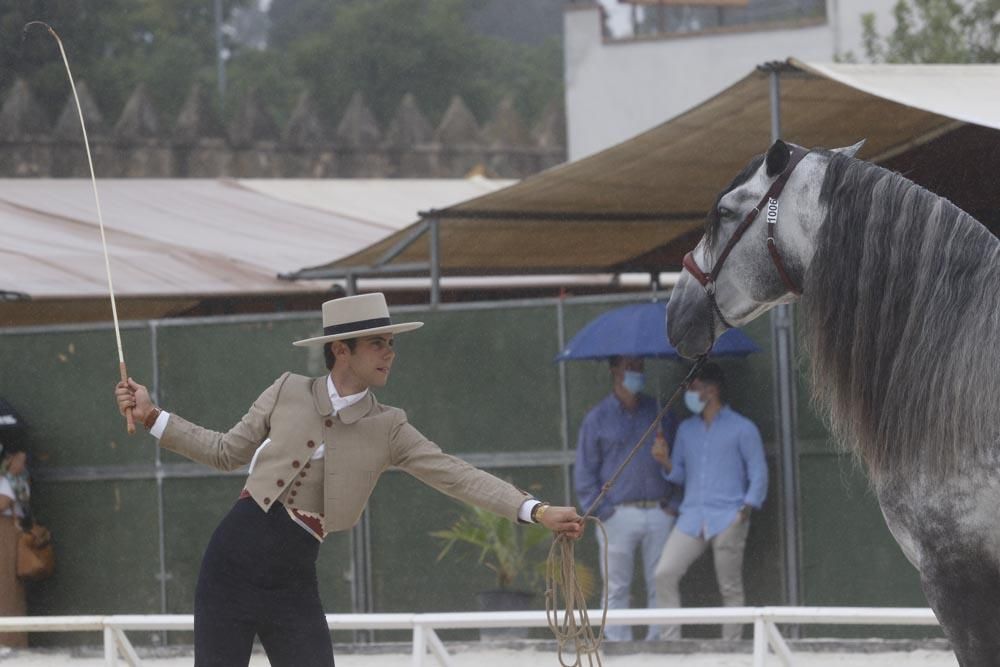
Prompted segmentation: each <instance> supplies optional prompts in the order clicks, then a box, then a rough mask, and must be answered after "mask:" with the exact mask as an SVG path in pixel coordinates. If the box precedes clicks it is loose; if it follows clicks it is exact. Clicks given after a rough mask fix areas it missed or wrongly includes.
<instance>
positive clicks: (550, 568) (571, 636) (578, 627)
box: [545, 352, 708, 667]
mask: <svg viewBox="0 0 1000 667" xmlns="http://www.w3.org/2000/svg"><path fill="white" fill-rule="evenodd" d="M707 360H708V352H706V353H705V354H703V355H702V356H700V357H698V359H697V360H696V361H695V363H694V365H692V366H691V370H690V371H688V374H687V377H685V378H684V381H683V382H681V383H680V385H679V386H678V387H677V389H676V390H674V393H673V395H672V396H671V397H670V399H669V400H668V401H667V402H666V403H665V404H664V406H663V408H661V409H660V412H659V414H657V415H656V419H654V420H653V423H652V424H650V425H649V428H647V429H646V432H645V433H643V434H642V435H641V436H640V437H639V441H638V442H637V443H635V446H634V447H633V448H632V450H631V451H630V452H629V454H628V456H626V457H625V460H624V461H622V464H621V465H620V466H618V469H617V470H615V472H614V474H613V475H611V478H610V479H608V481H607V482H605V483H604V484H603V485H602V486H601V492H600V493H599V494H598V496H597V498H595V499H594V501H593V502H592V503H590V507H588V508H587V511H586V512H584V513H583V517H582V518H581V519H580V521H581V522H586V521H588V520H590V521H593V522H594V523H596V524H597V527H598V528H599V529H600V531H601V532H602V533H603V535H604V600H603V605H602V608H603V611H602V613H601V623H600V626H599V627H598V630H597V632H596V633H595V632H594V626H593V625H592V624H591V622H590V615H589V613H588V611H587V597H586V596H585V595H584V594H583V590H582V588H581V587H580V583H579V582H578V581H577V579H576V556H575V554H574V549H573V540H571V539H569V538H567V537H563V536H559V537H556V539H555V540H553V541H552V546H551V547H550V548H549V557H548V560H547V561H546V564H545V615H546V617H547V618H548V622H549V629H550V630H552V634H553V635H554V636H555V638H556V644H557V651H558V657H559V664H560V665H562V666H563V667H582V665H583V659H584V656H586V658H587V663H588V665H590V666H591V667H593V666H594V665H595V664H596V665H597V666H598V667H600V665H601V655H600V653H599V652H598V651H599V649H600V648H601V641H602V637H603V635H604V626H605V624H606V623H607V618H608V535H607V533H606V532H605V531H604V525H603V524H602V523H601V522H600V520H598V518H597V517H595V516H593V512H594V510H596V509H597V507H598V506H599V505H600V504H601V501H602V500H604V496H606V495H607V494H608V491H610V490H611V487H612V486H614V484H615V482H616V481H617V480H618V477H619V476H620V475H621V473H622V471H623V470H625V467H626V466H627V465H628V464H629V463H630V462H631V461H632V459H633V458H635V455H636V454H637V453H638V452H639V448H640V447H642V443H644V442H645V441H646V438H648V437H649V436H650V435H651V434H652V433H653V431H654V430H655V429H656V428H657V427H659V426H660V422H661V421H662V420H663V417H664V415H666V414H667V410H669V409H670V406H672V405H673V404H674V402H675V401H676V400H677V399H678V398H679V397H680V395H681V393H682V392H683V391H684V390H685V389H686V388H687V386H688V384H689V383H690V382H691V380H692V379H693V378H694V376H695V374H697V372H698V370H699V369H700V368H701V367H702V365H704V363H705V362H706V361H707ZM560 588H561V589H562V590H561V591H560V590H559V589H560ZM560 593H561V595H560ZM560 598H562V600H561V602H562V611H563V613H562V619H560V618H559V603H560ZM570 647H572V650H571V651H570V650H568V649H569V648H570ZM569 657H572V662H567V660H566V659H567V658H569Z"/></svg>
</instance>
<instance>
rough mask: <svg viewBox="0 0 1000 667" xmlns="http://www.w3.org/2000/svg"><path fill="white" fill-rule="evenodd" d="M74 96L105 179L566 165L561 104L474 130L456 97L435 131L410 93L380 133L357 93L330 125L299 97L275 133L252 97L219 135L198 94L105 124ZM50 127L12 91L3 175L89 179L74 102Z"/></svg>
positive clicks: (434, 172)
mask: <svg viewBox="0 0 1000 667" xmlns="http://www.w3.org/2000/svg"><path fill="white" fill-rule="evenodd" d="M77 92H78V94H79V96H80V104H81V106H82V108H83V113H84V118H86V121H87V131H88V134H89V138H90V145H91V151H92V153H93V157H94V163H95V168H96V170H97V173H98V176H101V177H104V178H126V177H131V178H185V177H190V178H219V177H234V178H271V177H273V178H461V177H463V176H466V175H468V174H469V173H470V172H473V171H476V172H480V173H484V174H486V175H489V176H494V177H499V178H521V177H524V176H528V175H530V174H533V173H536V172H538V171H541V170H543V169H546V168H548V167H551V166H553V165H556V164H559V163H561V162H564V161H565V159H566V148H565V146H566V140H565V137H566V132H565V121H564V116H563V112H562V108H561V105H557V104H552V105H550V106H549V108H547V109H546V110H545V111H544V112H543V114H542V116H541V118H540V120H539V122H538V124H537V125H536V126H535V127H533V128H530V129H529V128H528V127H527V126H526V124H525V122H524V120H523V118H522V117H521V116H520V114H519V113H518V112H517V110H516V109H515V108H514V104H513V100H511V99H509V98H508V99H504V100H502V101H501V102H500V104H499V105H498V106H497V108H496V109H495V110H494V112H493V115H492V117H491V118H490V119H489V120H488V121H487V122H486V123H485V124H483V125H481V124H480V122H479V120H477V119H476V117H475V116H474V115H473V114H472V112H471V111H470V110H469V108H468V106H466V104H465V102H464V101H463V100H462V99H461V98H460V97H458V96H456V97H454V98H452V100H451V104H450V105H449V106H448V109H447V110H446V111H445V113H444V115H443V116H442V117H441V120H440V121H439V122H438V124H437V126H436V127H435V126H434V125H432V124H431V122H430V121H429V120H428V119H427V117H426V116H425V115H424V114H423V113H422V112H421V110H420V106H419V104H418V101H417V98H416V97H415V96H414V95H413V94H407V95H405V96H404V97H403V99H402V100H401V102H400V104H399V107H398V108H397V110H396V112H395V114H394V115H393V118H392V120H391V121H390V122H389V124H388V127H385V128H382V127H380V126H379V124H378V122H377V120H376V118H375V116H374V114H373V113H372V112H371V109H369V107H368V106H367V104H366V103H365V100H364V97H363V96H362V95H361V94H360V93H355V95H354V97H353V98H352V99H351V101H350V104H348V106H347V109H346V110H345V112H344V114H343V116H342V117H341V118H340V120H339V122H338V123H336V124H335V125H334V124H331V123H329V122H327V119H325V118H323V117H321V115H320V113H319V111H318V109H317V107H316V105H315V103H314V102H313V100H312V99H311V97H310V96H309V95H308V94H306V95H303V96H302V98H300V99H299V101H298V104H297V106H296V108H295V110H294V111H293V113H292V114H291V116H290V117H289V119H288V122H287V124H286V125H285V126H284V127H279V126H278V124H277V123H276V122H275V120H274V118H273V117H272V116H271V115H270V114H269V113H268V112H267V110H266V108H265V107H264V105H263V103H262V101H261V95H260V93H259V92H253V93H251V94H250V95H248V96H247V97H246V99H244V100H243V102H242V104H241V106H240V108H239V109H238V110H237V112H236V113H235V114H234V116H233V121H232V122H231V123H230V124H229V125H228V126H227V125H225V124H223V123H222V122H221V121H220V120H219V118H218V116H217V114H216V113H215V112H214V110H213V107H212V104H211V102H210V97H209V92H208V91H207V90H206V89H204V88H203V87H200V86H198V85H196V86H194V87H193V88H192V89H191V91H190V93H189V94H188V97H187V99H186V100H185V102H184V105H183V107H182V108H181V111H180V113H179V114H178V116H177V118H176V119H175V120H174V122H173V123H169V122H165V120H164V119H163V118H162V117H161V116H160V114H159V113H158V112H157V110H156V108H155V107H154V105H153V103H152V101H151V99H150V97H149V95H148V93H147V91H146V89H145V87H144V86H142V85H140V86H139V87H138V88H137V89H136V90H135V91H134V92H133V93H132V95H131V96H130V97H129V99H128V102H127V103H126V104H125V107H124V109H123V110H122V113H121V116H120V117H119V118H118V119H117V121H116V122H114V123H113V124H112V123H110V122H109V121H108V120H107V119H105V118H104V116H103V115H102V113H101V111H100V109H99V108H98V106H97V103H96V102H95V100H94V97H93V96H92V95H91V94H90V92H89V90H88V88H87V85H86V83H85V82H80V84H78V86H77ZM47 117H48V116H47V114H46V113H45V111H44V110H43V109H41V108H40V106H39V104H38V102H37V101H36V99H35V97H34V95H33V94H32V92H31V88H30V86H29V85H28V84H27V83H26V82H25V81H23V80H19V81H17V82H15V84H14V85H13V86H11V88H10V89H9V90H8V91H7V93H6V95H5V96H4V98H3V104H2V106H0V176H2V177H34V178H37V177H85V176H87V175H89V172H88V169H87V157H86V153H85V151H84V146H83V135H82V133H81V131H80V121H79V116H78V113H77V109H76V106H75V104H74V103H73V100H72V97H70V98H69V99H68V100H67V102H66V105H65V107H64V108H63V109H62V112H61V113H60V115H59V117H58V119H57V120H56V122H55V125H50V123H49V122H48V120H47Z"/></svg>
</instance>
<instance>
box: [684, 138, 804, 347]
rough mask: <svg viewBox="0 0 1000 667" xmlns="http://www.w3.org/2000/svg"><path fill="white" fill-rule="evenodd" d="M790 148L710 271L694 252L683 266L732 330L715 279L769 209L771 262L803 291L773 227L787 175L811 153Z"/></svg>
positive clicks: (795, 288)
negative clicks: (717, 296) (717, 297)
mask: <svg viewBox="0 0 1000 667" xmlns="http://www.w3.org/2000/svg"><path fill="white" fill-rule="evenodd" d="M788 146H789V148H790V149H791V155H790V157H789V159H788V164H787V165H785V168H784V170H782V172H781V174H779V175H778V178H777V179H775V181H774V183H772V184H771V187H770V188H768V190H767V192H766V193H764V196H763V197H761V199H760V201H759V202H757V205H756V206H754V207H753V209H751V210H750V212H749V213H747V216H746V217H745V218H743V222H742V223H740V226H739V227H737V228H736V231H735V232H734V233H733V235H732V236H731V237H730V238H729V242H728V243H726V246H725V247H724V248H723V249H722V254H720V255H719V259H717V260H716V261H715V266H713V267H712V270H711V271H710V272H708V273H705V272H703V271H702V270H701V268H700V267H699V266H698V263H697V262H695V261H694V255H693V254H692V253H693V251H692V252H689V253H688V254H686V255H684V262H683V264H684V268H685V269H687V271H688V273H690V274H691V275H692V277H694V279H695V280H697V281H698V282H699V283H701V286H702V287H704V288H705V293H706V294H707V295H708V300H709V301H710V302H711V304H712V308H713V309H714V310H715V314H716V315H717V316H718V317H719V320H720V321H721V322H722V323H723V324H724V325H725V326H726V327H727V328H729V329H732V328H733V326H732V325H731V324H729V322H727V321H726V318H725V316H723V314H722V311H721V310H719V304H718V303H716V300H715V281H716V280H717V279H718V277H719V273H720V272H721V271H722V265H723V264H725V262H726V259H727V258H728V257H729V253H730V252H732V250H733V248H734V247H735V246H736V244H737V243H738V242H739V240H740V239H741V238H743V234H744V233H745V232H746V231H747V229H749V228H750V225H752V224H753V222H754V220H756V219H757V216H758V215H760V213H761V211H766V214H765V218H766V220H767V251H768V252H769V253H770V255H771V261H772V262H773V263H774V266H775V268H777V269H778V275H779V276H780V277H781V282H783V283H784V284H785V287H786V288H788V291H789V292H791V293H792V294H795V295H796V296H799V295H800V294H802V290H801V289H800V288H799V286H798V285H796V284H795V281H794V280H792V278H791V276H790V275H789V273H788V269H787V268H786V267H785V263H784V262H783V261H782V259H781V253H779V252H778V244H777V242H776V241H775V240H774V230H775V227H776V226H777V223H778V197H780V196H781V191H782V190H784V188H785V184H786V183H787V182H788V178H789V177H790V176H791V175H792V171H794V170H795V167H796V166H797V165H798V164H799V162H800V161H801V160H802V158H804V157H805V156H806V155H808V154H809V150H808V149H805V148H803V147H802V146H796V145H795V144H788Z"/></svg>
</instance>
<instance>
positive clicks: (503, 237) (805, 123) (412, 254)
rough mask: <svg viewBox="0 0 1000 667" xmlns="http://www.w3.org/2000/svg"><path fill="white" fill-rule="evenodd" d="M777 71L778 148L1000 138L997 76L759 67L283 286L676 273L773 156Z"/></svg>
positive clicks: (964, 68) (896, 150)
mask: <svg viewBox="0 0 1000 667" xmlns="http://www.w3.org/2000/svg"><path fill="white" fill-rule="evenodd" d="M772 72H777V73H778V74H779V84H780V85H779V89H780V123H781V135H782V137H783V138H785V139H787V140H789V141H792V142H795V143H799V144H802V145H805V146H810V147H827V148H832V147H837V146H845V145H850V144H853V143H855V142H857V141H858V140H859V139H866V140H867V141H866V143H865V146H864V148H863V150H862V152H861V154H860V157H862V158H864V159H867V160H870V161H875V162H887V161H891V159H892V158H894V157H896V156H898V155H900V154H903V153H905V152H907V151H909V150H911V149H914V148H915V147H918V146H921V145H923V144H926V143H927V142H930V141H932V140H934V139H936V138H938V137H941V136H942V135H945V134H948V133H950V132H951V131H953V130H956V129H958V128H961V127H963V126H965V125H967V124H976V125H978V126H982V128H992V129H1000V65H841V64H836V65H817V64H810V63H804V62H800V61H797V60H794V59H790V60H789V61H788V62H786V63H772V64H769V65H766V66H762V67H759V68H757V69H756V70H755V71H753V72H751V73H750V74H748V75H747V76H746V77H744V78H743V79H742V80H740V81H738V82H737V83H735V84H734V85H733V86H731V87H730V88H728V89H727V90H725V91H723V92H722V93H720V94H719V95H717V96H715V97H713V98H711V99H709V100H707V101H706V102H704V103H702V104H700V105H699V106H697V107H695V108H693V109H691V110H690V111H688V112H686V113H683V114H681V115H680V116H677V117H676V118H674V119H672V120H670V121H668V122H666V123H664V124H662V125H660V126H658V127H655V128H653V129H651V130H649V131H647V132H644V133H642V134H640V135H638V136H636V137H634V138H632V139H630V140H628V141H625V142H623V143H621V144H619V145H617V146H613V147H611V148H608V149H606V150H604V151H602V152H600V153H597V154H595V155H592V156H589V157H587V158H584V159H582V160H579V161H577V162H573V163H568V164H564V165H561V166H558V167H555V168H553V169H550V170H548V171H545V172H543V173H541V174H538V175H536V176H533V177H530V178H526V179H524V180H523V181H521V182H519V183H517V184H515V185H512V186H510V187H507V188H504V189H502V190H498V191H496V192H493V193H490V194H487V195H484V196H481V197H477V198H474V199H470V200H468V201H465V202H462V203H460V204H457V205H454V206H450V207H447V208H443V209H438V210H430V211H426V212H425V213H424V214H423V218H422V220H421V221H420V222H418V223H416V224H414V225H411V226H409V227H407V228H406V229H403V230H400V231H398V232H396V233H394V234H391V235H389V236H388V237H386V238H384V239H382V240H381V241H379V242H377V243H374V244H372V245H371V246H369V247H367V248H365V249H364V250H361V251H360V252H357V253H354V254H351V255H348V256H346V257H344V258H342V259H338V260H336V261H333V262H330V263H327V264H322V265H319V266H315V267H312V268H308V269H303V270H300V271H298V272H296V273H294V274H290V275H286V276H285V277H286V278H292V279H305V278H320V277H322V278H332V277H344V276H348V277H350V276H363V275H386V274H392V273H397V274H400V273H401V274H407V273H409V274H413V273H424V274H426V273H427V272H430V273H431V275H432V277H433V276H435V275H437V276H440V275H487V274H528V273H573V272H588V273H590V272H594V273H597V272H599V273H608V272H612V273H614V272H630V271H641V272H650V273H655V272H659V271H663V270H669V269H672V268H678V267H679V265H680V259H681V257H682V255H683V253H684V252H685V251H686V250H687V249H689V248H690V247H691V246H692V245H694V243H695V242H696V240H697V238H698V236H699V235H700V233H701V225H702V221H703V219H704V215H705V212H706V211H707V210H708V209H709V207H710V206H711V205H712V202H713V201H714V200H715V197H716V195H717V193H718V192H719V191H720V190H721V189H722V188H723V187H724V186H725V185H726V184H727V183H728V182H729V181H730V180H731V179H732V177H733V176H735V175H736V174H737V173H738V172H739V171H740V170H741V169H742V168H743V166H744V165H745V164H746V163H747V162H748V161H749V160H750V158H751V157H752V156H753V155H755V154H758V153H761V152H763V151H764V150H766V148H767V147H768V145H769V144H770V143H771V127H772V108H771V98H770V96H771V84H770V79H771V76H772ZM609 122H613V120H609Z"/></svg>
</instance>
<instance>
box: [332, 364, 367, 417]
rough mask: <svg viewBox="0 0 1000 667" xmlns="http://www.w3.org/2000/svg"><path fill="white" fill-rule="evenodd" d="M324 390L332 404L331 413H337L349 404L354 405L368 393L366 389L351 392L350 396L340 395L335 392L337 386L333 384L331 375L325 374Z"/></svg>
mask: <svg viewBox="0 0 1000 667" xmlns="http://www.w3.org/2000/svg"><path fill="white" fill-rule="evenodd" d="M326 390H327V392H329V394H330V403H332V404H333V414H337V413H338V412H340V411H341V410H343V409H344V408H346V407H347V406H349V405H354V404H355V403H357V402H358V401H360V400H361V399H362V398H364V397H365V394H367V393H368V390H367V389H365V390H364V391H360V392H358V393H357V394H351V395H350V396H344V397H341V396H340V394H338V393H337V388H336V387H335V386H334V384H333V376H331V375H329V374H328V375H327V376H326Z"/></svg>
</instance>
